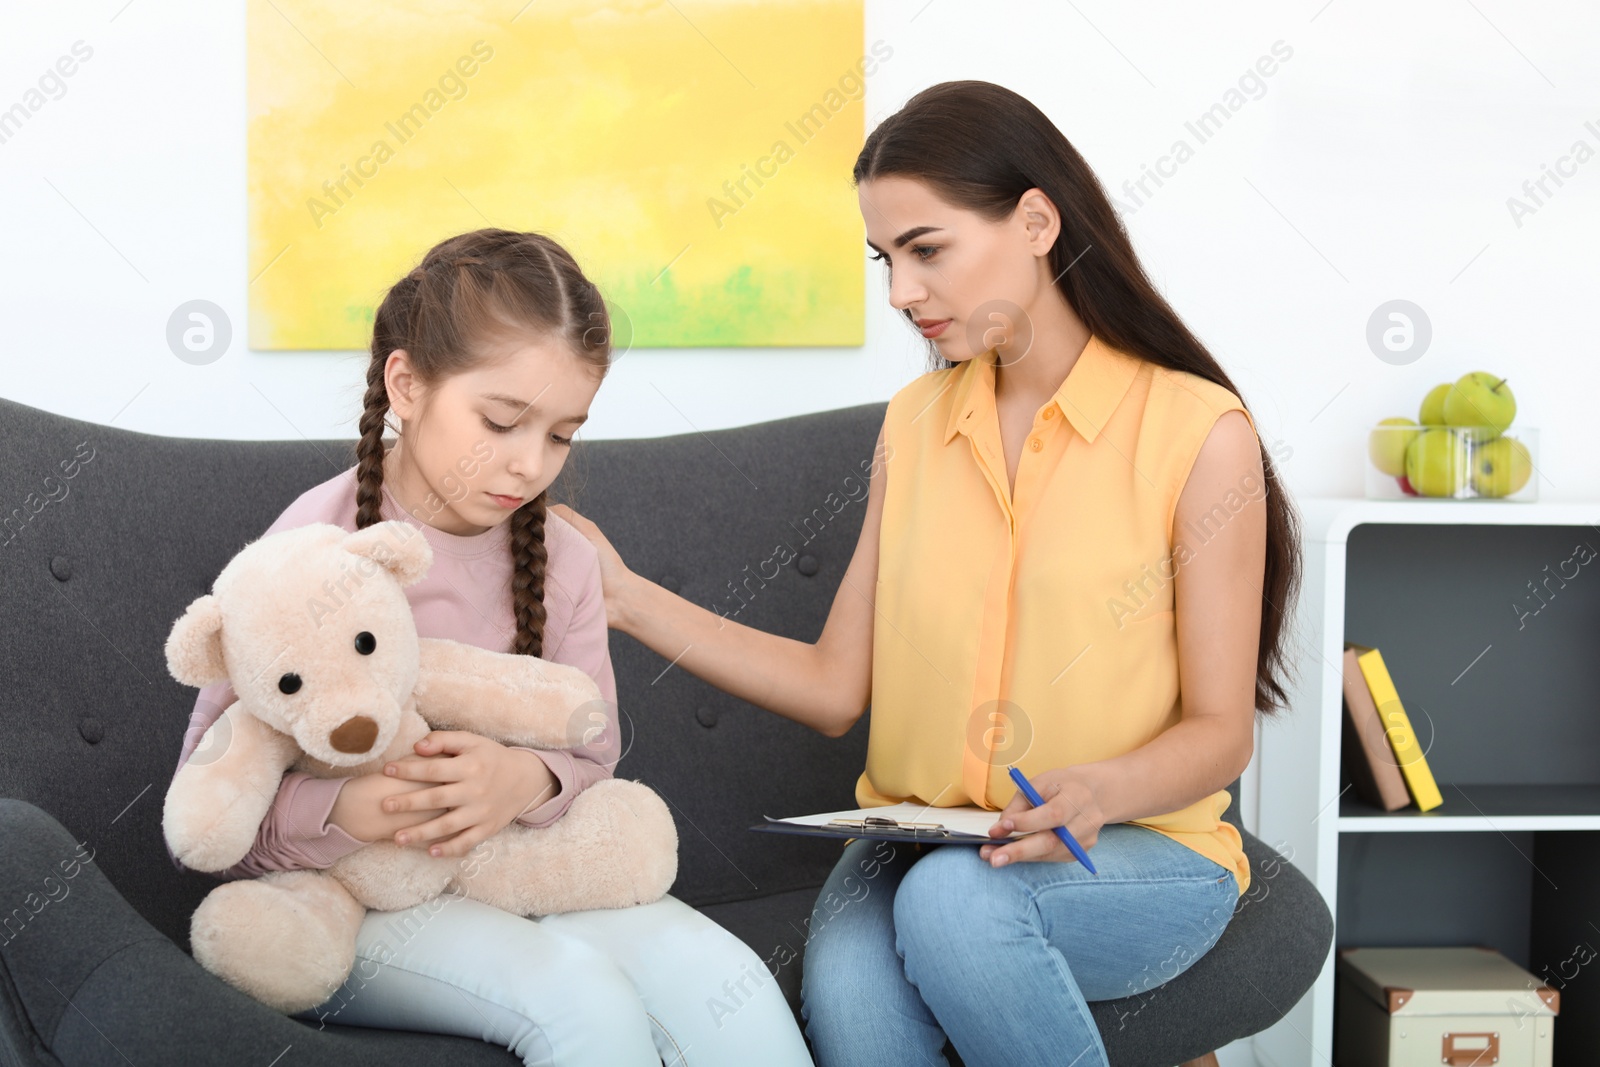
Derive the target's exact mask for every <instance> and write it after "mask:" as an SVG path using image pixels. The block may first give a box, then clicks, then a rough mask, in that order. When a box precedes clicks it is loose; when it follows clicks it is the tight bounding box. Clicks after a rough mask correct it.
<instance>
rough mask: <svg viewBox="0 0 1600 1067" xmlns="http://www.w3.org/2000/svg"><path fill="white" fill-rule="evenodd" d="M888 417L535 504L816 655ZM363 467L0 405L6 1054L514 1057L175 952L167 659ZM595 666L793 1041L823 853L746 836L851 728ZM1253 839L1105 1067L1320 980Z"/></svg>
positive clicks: (1240, 1026)
mask: <svg viewBox="0 0 1600 1067" xmlns="http://www.w3.org/2000/svg"><path fill="white" fill-rule="evenodd" d="M883 412H884V405H883V404H881V403H878V404H866V405H862V406H859V407H852V408H845V409H841V410H836V411H827V412H821V413H818V414H813V415H806V416H800V417H795V418H787V419H780V420H775V421H771V422H766V423H761V424H758V425H753V426H745V427H740V428H736V429H729V430H719V431H715V432H712V433H705V434H702V433H685V434H682V435H677V436H671V437H664V438H656V439H649V440H619V441H595V442H592V443H587V444H582V445H580V446H578V447H577V448H576V450H575V452H574V455H573V456H572V459H571V460H570V461H569V464H568V471H567V472H566V475H565V476H564V478H563V481H562V482H561V483H560V484H559V485H558V487H557V490H556V492H555V493H554V494H553V495H555V496H556V497H558V498H559V499H562V500H564V501H565V502H567V503H570V504H572V505H573V506H574V507H575V508H577V509H578V510H579V511H581V512H583V513H584V514H587V515H589V516H590V517H592V518H594V519H595V520H596V521H597V522H598V523H599V524H600V525H601V527H602V528H603V529H604V530H605V531H606V533H607V535H608V536H609V537H610V538H611V539H612V541H613V543H614V544H615V545H616V546H617V547H618V549H619V551H621V553H622V555H623V557H624V558H625V559H626V560H627V561H628V563H629V565H630V566H631V567H633V568H634V569H635V570H637V571H639V572H640V573H642V574H644V575H647V576H648V577H650V578H652V579H654V580H656V581H659V582H661V583H662V584H663V585H665V586H667V587H668V588H672V589H676V590H678V591H679V592H681V593H682V594H683V595H684V596H686V597H689V598H690V599H692V600H694V601H696V602H698V603H700V604H703V605H705V606H707V607H711V608H715V609H718V610H721V611H723V612H725V613H727V612H732V611H734V610H735V609H737V610H738V615H737V616H736V617H737V619H738V620H739V621H741V622H746V623H748V624H750V625H752V626H756V627H759V628H762V629H766V630H771V631H775V632H778V633H782V634H786V635H788V636H791V637H795V638H800V639H804V640H813V639H815V638H816V636H817V635H818V634H819V633H820V632H821V629H822V625H823V622H824V620H825V618H826V616H827V612H828V609H829V606H830V605H831V603H832V600H833V596H834V593H835V590H836V589H837V587H838V584H839V580H840V574H841V572H842V570H843V568H844V566H845V564H846V563H847V562H848V560H849V558H850V555H851V552H852V551H853V549H854V546H855V542H856V537H857V534H858V532H859V530H860V525H861V521H862V510H863V506H864V501H862V500H860V499H856V500H850V499H849V494H850V493H851V491H852V490H851V486H852V484H854V483H852V482H851V481H849V479H850V478H851V477H852V476H853V475H856V476H859V475H860V473H861V471H862V470H863V468H864V465H865V464H866V463H867V462H868V461H869V459H870V457H871V455H872V448H873V444H874V441H875V440H876V437H877V431H878V427H879V425H880V424H881V422H882V418H883ZM352 445H353V442H352V441H349V440H344V441H332V440H325V441H308V440H291V441H272V442H268V441H214V440H196V439H183V438H169V437H161V436H155V435H148V434H141V433H133V432H129V431H126V430H120V429H116V428H111V427H106V426H101V425H97V424H94V423H89V422H81V421H77V420H74V419H70V418H65V417H62V416H59V415H55V414H52V413H48V412H44V411H40V410H37V409H34V408H30V407H27V406H24V405H20V404H17V403H13V402H10V401H5V400H0V578H3V583H0V589H3V596H4V605H5V622H6V624H5V626H4V628H3V630H0V642H3V643H4V658H3V662H4V666H3V668H0V670H3V676H0V707H3V709H4V716H5V724H6V743H5V744H4V745H0V842H3V843H4V848H3V850H0V922H3V926H0V1000H3V1006H0V1060H4V1062H6V1063H15V1064H25V1065H30V1067H32V1065H46V1064H49V1065H56V1064H68V1065H76V1064H101V1063H118V1064H121V1063H127V1062H132V1063H139V1064H154V1063H185V1064H189V1063H192V1064H205V1063H218V1064H223V1063H226V1064H248V1063H256V1064H263V1065H265V1064H268V1063H273V1062H281V1063H282V1064H289V1063H294V1064H341V1065H352V1064H354V1065H361V1064H373V1065H377V1064H382V1065H385V1067H395V1065H413V1064H416V1065H420V1064H439V1063H448V1064H472V1063H483V1064H490V1063H494V1064H514V1063H516V1062H517V1060H516V1059H515V1057H513V1056H512V1055H511V1054H510V1053H509V1052H508V1051H506V1050H505V1049H501V1048H497V1047H494V1046H491V1045H489V1044H486V1043H483V1042H480V1041H475V1040H467V1039H462V1038H456V1037H448V1036H443V1035H437V1034H423V1033H413V1032H407V1031H385V1030H370V1029H362V1028H358V1027H349V1026H335V1025H328V1026H326V1027H324V1028H320V1029H319V1028H318V1027H317V1026H315V1025H313V1024H309V1023H305V1022H301V1021H299V1020H296V1019H292V1018H288V1017H285V1016H282V1015H279V1014H276V1013H274V1012H273V1011H271V1010H269V1009H267V1008H265V1007H263V1006H261V1005H259V1004H257V1003H256V1002H254V1001H252V1000H250V999H249V998H247V997H245V996H244V995H242V994H240V993H238V992H236V991H234V990H233V989H231V988H230V987H228V986H226V985H224V984H223V983H222V982H220V981H219V980H217V979H215V978H213V977H212V976H211V975H209V974H207V973H206V972H204V971H203V970H201V969H200V968H199V966H198V965H196V964H195V962H194V961H193V959H192V958H191V957H190V956H189V955H188V948H187V946H188V928H189V916H190V914H191V912H192V911H193V910H194V908H195V906H196V905H197V904H198V902H199V901H200V898H201V897H202V896H204V895H205V893H206V892H207V891H208V890H209V889H210V888H211V887H212V886H213V885H214V884H215V882H214V881H213V880H212V879H211V878H209V877H208V876H206V875H201V874H196V873H192V872H184V871H179V870H175V869H174V867H173V865H172V863H171V862H170V861H169V859H168V856H167V853H166V850H165V848H164V846H163V842H162V836H161V825H160V822H161V808H162V801H163V797H164V796H165V791H166V788H167V785H168V783H169V782H170V780H171V777H172V773H173V768H174V766H175V764H176V761H177V756H178V752H179V748H180V743H181V740H182V737H183V732H184V727H185V725H186V722H187V719H188V713H189V710H190V708H191V707H192V705H193V702H194V695H195V690H193V689H189V688H186V687H184V686H182V685H179V684H178V683H177V682H175V681H174V680H173V679H172V678H171V677H170V676H169V675H168V673H167V670H166V666H165V661H164V659H163V654H162V648H163V642H164V641H165V638H166V635H167V633H168V631H169V629H170V628H171V625H172V622H173V620H175V619H176V618H177V617H178V615H179V614H181V613H182V611H183V609H184V607H185V606H186V605H187V604H188V603H189V602H190V601H191V600H192V599H193V598H194V597H196V596H198V595H200V594H201V593H202V592H205V591H206V590H208V589H209V587H210V583H211V581H212V579H213V578H214V577H215V576H216V574H217V572H218V571H219V570H220V569H221V567H222V566H223V564H224V563H226V562H227V561H228V560H229V559H230V558H231V557H232V556H233V554H234V553H235V552H237V551H238V550H239V549H240V548H241V547H243V546H244V544H245V543H246V542H247V541H250V540H253V539H254V538H256V537H258V536H260V534H261V533H262V532H263V531H264V530H265V529H266V527H267V526H268V525H269V524H270V523H271V522H272V520H273V519H274V518H276V517H277V515H278V514H279V512H280V511H281V510H282V509H283V508H284V507H285V506H286V505H287V504H288V503H289V502H290V501H291V500H293V499H294V498H295V497H296V496H297V495H298V494H299V493H301V492H302V491H304V490H305V489H306V488H308V487H310V486H311V485H314V484H315V483H317V482H320V481H323V480H324V479H326V478H328V477H330V476H332V475H333V474H335V473H337V472H338V471H340V470H343V469H345V468H346V467H348V466H349V465H351V464H352V463H353V462H354V456H353V452H352ZM830 494H834V496H833V504H834V507H837V506H838V501H840V500H841V499H842V500H845V501H846V503H845V504H844V506H843V507H842V508H841V509H839V510H837V512H835V511H834V510H833V509H832V508H830V507H829V506H827V503H826V502H827V501H829V498H830ZM780 542H787V543H789V544H791V545H793V546H794V547H795V548H796V549H797V550H799V551H800V553H801V554H800V555H799V557H798V558H797V559H796V560H794V561H793V562H792V563H790V564H789V565H788V566H786V567H784V568H783V569H782V570H781V571H780V573H778V575H777V576H776V577H774V578H772V579H770V580H767V581H765V582H763V581H762V580H761V579H760V578H759V577H758V576H756V575H757V571H758V569H759V568H760V565H761V563H762V561H764V560H766V559H767V558H768V557H769V556H770V555H771V554H772V550H773V548H774V546H775V545H777V544H778V543H780ZM768 573H770V571H769V572H768ZM736 587H737V589H738V590H739V592H738V593H737V594H736V593H735V588H736ZM741 604H742V607H741ZM612 654H613V659H614V662H615V667H616V675H617V688H618V700H619V703H620V705H621V707H622V708H623V709H624V710H625V711H627V712H628V713H629V717H630V719H631V722H632V725H633V727H634V736H633V737H632V738H631V741H629V742H628V744H629V747H628V750H627V753H626V755H625V757H624V758H623V760H622V762H621V764H620V765H619V767H618V770H617V773H618V774H619V775H626V776H627V777H629V778H636V779H641V780H643V781H644V782H646V783H648V784H649V785H651V786H652V787H654V788H655V789H656V790H657V792H659V793H660V794H661V796H662V797H663V798H665V799H666V801H667V802H668V804H669V805H670V806H671V808H672V810H673V812H674V815H675V817H676V818H677V820H678V832H679V836H680V840H681V863H680V867H679V873H678V880H677V882H676V883H675V884H674V885H673V888H672V892H673V894H674V895H675V896H677V897H679V898H681V899H682V900H684V901H686V902H688V903H689V904H691V905H693V906H694V907H697V908H699V909H701V910H702V911H704V912H705V913H706V914H707V915H709V916H711V917H712V918H714V919H716V920H717V921H718V922H720V923H722V924H723V925H724V926H726V927H727V928H728V929H730V930H732V931H733V932H735V933H736V934H738V936H740V937H741V938H743V939H744V940H745V941H746V942H747V943H748V944H749V945H750V946H751V947H752V948H753V949H754V950H755V951H756V953H757V954H758V955H760V956H761V958H762V959H764V960H768V959H770V960H773V961H774V962H773V965H774V966H777V967H778V973H777V979H778V982H779V983H780V985H781V986H782V988H783V991H784V993H785V995H786V996H787V997H788V998H789V1001H790V1003H791V1005H793V1006H794V1007H795V1009H796V1015H797V1017H798V1006H799V985H800V967H801V965H802V962H803V950H804V947H805V946H804V935H803V933H802V931H803V930H804V929H806V926H805V920H806V919H807V918H808V916H809V915H810V911H811V907H812V903H813V901H814V899H815V895H816V892H817V889H818V887H819V886H820V885H821V884H822V881H823V879H824V877H825V876H826V875H827V873H828V871H829V869H830V867H831V866H832V864H833V862H834V860H835V859H836V858H837V854H838V846H837V845H836V844H835V843H833V842H828V841H821V840H815V839H807V838H801V837H794V836H789V835H779V834H757V833H751V832H749V830H748V829H747V827H748V826H749V825H750V824H752V823H754V822H759V821H760V819H761V816H762V815H763V814H770V815H790V814H795V813H799V812H806V811H822V810H830V809H837V808H844V807H853V806H854V799H853V792H852V790H853V786H854V782H855V779H856V776H857V774H858V773H859V771H860V769H861V767H862V765H863V761H864V756H865V749H866V736H867V729H868V726H867V722H866V721H865V720H863V721H862V722H860V723H858V724H857V726H856V727H855V728H854V729H853V730H852V731H851V732H850V733H849V734H848V735H846V736H845V737H844V738H842V739H837V740H830V739H828V738H826V737H823V736H821V735H820V734H816V733H813V732H811V731H809V730H807V729H806V728H804V727H802V726H799V725H797V724H795V723H792V722H790V721H788V720H786V719H783V718H780V717H779V716H776V715H772V714H768V713H766V712H764V711H761V710H759V709H757V708H754V707H752V706H750V705H748V704H745V703H743V702H741V701H739V700H735V699H733V698H731V697H729V696H727V695H726V694H723V693H721V692H719V691H718V690H715V689H713V688H712V687H711V686H709V685H707V684H705V683H703V682H702V681H700V680H699V679H697V678H695V677H694V676H692V675H690V674H688V673H686V672H685V671H683V670H681V669H672V670H666V671H665V673H663V669H664V668H666V666H667V663H666V662H665V661H664V660H663V659H662V658H661V657H659V656H657V655H655V654H654V653H652V652H650V651H649V650H647V649H646V648H644V647H643V646H642V645H640V644H638V643H637V642H635V641H633V640H632V639H631V638H628V637H626V636H625V635H623V634H620V633H616V632H613V634H612ZM658 676H659V678H658ZM1233 789H1234V795H1235V801H1236V802H1235V804H1234V805H1233V807H1231V808H1230V809H1229V812H1228V818H1230V819H1234V818H1236V813H1237V807H1238V805H1237V796H1238V793H1237V789H1238V784H1237V783H1235V784H1234V786H1233ZM1244 839H1245V842H1246V848H1247V850H1248V852H1249V855H1250V857H1251V861H1252V863H1253V864H1254V865H1255V866H1254V877H1255V879H1256V881H1257V883H1258V884H1259V885H1260V886H1262V887H1263V888H1262V891H1261V892H1259V893H1257V892H1252V893H1251V894H1249V895H1247V896H1246V897H1245V898H1243V899H1242V900H1241V903H1240V907H1239V911H1238V912H1237V914H1236V915H1235V917H1234V919H1233V920H1232V922H1231V923H1230V925H1229V926H1228V928H1227V930H1226V931H1225V932H1224V934H1223V936H1222V939H1221V940H1220V941H1219V942H1218V943H1217V945H1216V946H1215V947H1214V948H1213V949H1212V950H1211V951H1210V952H1209V953H1208V954H1207V955H1206V956H1205V957H1203V958H1202V959H1201V960H1200V961H1198V962H1197V963H1196V964H1195V965H1194V966H1193V967H1192V968H1190V969H1189V970H1188V971H1187V972H1185V973H1184V974H1182V975H1180V976H1179V977H1178V978H1176V979H1174V980H1173V981H1171V982H1169V983H1167V984H1166V985H1165V986H1162V987H1159V988H1158V989H1157V990H1155V991H1152V992H1151V993H1147V994H1145V995H1144V996H1142V997H1129V998H1127V999H1125V1000H1119V1001H1106V1002H1101V1003H1097V1004H1096V1005H1095V1006H1094V1012H1095V1018H1096V1021H1097V1022H1098V1024H1099V1025H1100V1028H1101V1031H1102V1033H1103V1034H1104V1037H1105V1042H1106V1046H1107V1048H1108V1049H1109V1050H1110V1053H1111V1061H1112V1063H1114V1064H1117V1065H1119V1067H1122V1065H1127V1067H1133V1065H1142V1067H1172V1065H1173V1064H1176V1063H1179V1062H1182V1061H1185V1060H1188V1059H1190V1058H1194V1057H1199V1056H1201V1055H1204V1054H1205V1053H1207V1052H1209V1051H1211V1050H1213V1049H1216V1048H1220V1047H1222V1046H1223V1045H1226V1044H1227V1043H1228V1042H1229V1041H1232V1040H1234V1039H1237V1038H1240V1037H1243V1036H1246V1035H1248V1034H1252V1033H1255V1032H1257V1031H1259V1030H1261V1029H1263V1028H1265V1027H1266V1026H1268V1025H1270V1024H1271V1023H1273V1022H1274V1021H1276V1019H1277V1018H1278V1010H1277V1009H1282V1010H1287V1009H1288V1008H1289V1007H1290V1006H1291V1005H1293V1004H1294V1003H1295V1002H1296V1001H1297V1000H1298V999H1299V998H1300V997H1301V996H1302V995H1303V994H1304V993H1305V991H1306V990H1307V989H1309V988H1310V986H1311V983H1312V981H1313V980H1314V978H1315V977H1316V975H1317V973H1318V972H1319V971H1320V969H1321V968H1322V965H1323V962H1324V959H1325V958H1326V955H1327V952H1328V950H1329V947H1330V945H1331V941H1332V920H1331V917H1330V915H1329V913H1328V909H1327V907H1326V905H1325V904H1324V902H1323V900H1322V898H1321V897H1320V896H1319V895H1318V894H1317V892H1316V891H1315V889H1314V888H1313V887H1312V886H1311V885H1310V884H1309V883H1308V882H1307V880H1306V879H1305V878H1304V877H1303V876H1302V875H1301V874H1300V872H1298V871H1296V870H1295V869H1294V867H1293V866H1291V865H1289V864H1288V863H1286V862H1284V861H1283V860H1282V858H1281V857H1279V856H1278V855H1277V853H1275V852H1274V851H1273V850H1271V849H1270V848H1268V847H1267V846H1266V845H1264V844H1263V843H1262V842H1260V841H1259V840H1257V839H1256V838H1254V837H1252V836H1251V835H1250V834H1248V833H1246V834H1245V835H1244ZM780 961H781V965H780ZM1240 974H1247V975H1249V976H1250V978H1251V981H1249V982H1243V981H1240V980H1238V978H1237V976H1238V975H1240ZM1258 989H1266V990H1271V991H1272V992H1273V997H1272V1002H1271V1003H1269V1002H1268V1001H1267V1000H1266V999H1265V998H1263V996H1262V995H1261V994H1260V993H1259V992H1257V990H1258ZM291 1047H292V1049H293V1052H292V1055H289V1056H286V1057H285V1058H284V1059H283V1060H281V1061H275V1059H274V1058H275V1057H277V1056H279V1055H280V1054H281V1053H283V1052H284V1051H285V1050H287V1049H290V1048H291ZM953 1062H959V1061H957V1060H953Z"/></svg>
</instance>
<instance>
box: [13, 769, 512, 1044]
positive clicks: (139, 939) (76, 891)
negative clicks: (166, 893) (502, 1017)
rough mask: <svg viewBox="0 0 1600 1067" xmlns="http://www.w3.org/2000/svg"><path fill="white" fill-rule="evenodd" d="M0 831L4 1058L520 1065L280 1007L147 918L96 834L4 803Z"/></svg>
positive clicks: (435, 1037) (155, 857)
mask: <svg viewBox="0 0 1600 1067" xmlns="http://www.w3.org/2000/svg"><path fill="white" fill-rule="evenodd" d="M0 841H4V842H5V843H6V848H5V849H4V850H3V851H0V908H4V909H7V910H5V911H4V912H3V913H0V1061H3V1062H5V1063H17V1064H22V1065H26V1067H64V1065H65V1067H72V1065H75V1064H99V1063H124V1062H128V1063H185V1064H212V1063H215V1064H234V1065H237V1064H240V1063H270V1062H272V1061H273V1059H274V1058H275V1057H277V1056H279V1055H280V1054H282V1053H283V1052H284V1051H285V1050H287V1049H288V1047H289V1046H290V1045H293V1046H294V1057H293V1059H294V1062H295V1063H296V1064H329V1065H333V1064H353V1065H366V1064H371V1065H373V1067H377V1065H379V1064H386V1065H404V1067H412V1065H416V1067H421V1065H423V1064H434V1063H452V1064H457V1063H460V1064H484V1065H488V1064H495V1065H498V1067H516V1065H517V1064H519V1063H520V1062H521V1061H520V1060H519V1058H518V1057H516V1056H514V1055H512V1054H511V1052H510V1051H508V1050H507V1049H504V1048H500V1047H497V1046H495V1045H491V1044H487V1043H485V1042H483V1041H478V1040H471V1039H466V1038H460V1037H453V1036H446V1035H443V1034H424V1033H416V1032H413V1031H408V1030H392V1031H387V1030H372V1029H365V1028H362V1027H355V1026H331V1025H330V1026H324V1027H319V1026H318V1025H317V1024H315V1023H308V1022H303V1021H301V1020H297V1019H294V1018H291V1017H289V1016H287V1015H282V1014H280V1013H278V1012H276V1011H273V1010H272V1009H271V1008H268V1007H267V1006H266V1005H264V1004H261V1003H258V1002H257V1001H255V1000H253V999H251V998H250V997H248V996H246V995H245V994H243V993H241V992H239V991H238V990H236V989H234V988H233V987H231V986H229V985H227V984H226V983H224V982H223V981H221V980H220V979H218V978H216V977H215V976H214V975H212V974H210V973H208V972H207V971H205V970H204V969H203V968H201V967H200V965H199V964H197V963H196V962H195V961H194V959H193V958H192V957H190V956H189V955H188V954H187V953H185V952H184V951H183V950H182V949H180V948H179V947H178V946H177V945H175V944H173V943H172V941H171V940H170V939H168V938H167V937H166V936H164V935H163V934H162V933H161V932H160V931H158V930H157V929H156V928H155V927H153V926H151V925H150V924H149V923H148V922H146V921H145V919H144V917H143V916H142V915H140V914H139V913H138V912H137V911H135V910H134V909H133V907H132V906H131V905H129V904H128V902H127V901H126V900H124V899H123V897H122V894H121V893H119V892H117V890H116V888H115V887H114V886H113V885H112V884H111V883H110V881H108V880H107V879H106V877H105V875H104V874H102V873H101V871H100V868H99V867H98V866H97V865H96V864H95V863H94V861H93V859H92V852H93V850H92V848H91V847H88V845H92V842H89V843H88V845H83V844H81V843H80V842H78V841H76V840H75V839H74V837H73V835H72V834H70V833H69V832H68V831H67V830H66V828H65V827H63V826H62V825H61V824H60V823H59V822H57V821H56V820H55V819H54V818H52V817H51V816H50V815H49V814H48V813H46V812H45V811H43V810H41V809H40V808H38V807H36V806H34V805H33V804H29V803H27V802H26V801H22V800H12V799H0ZM152 847H159V846H158V844H153V846H152ZM85 855H88V856H89V857H90V858H88V859H87V860H85V859H83V858H80V857H83V856H85ZM63 861H67V862H66V863H65V865H63ZM151 862H152V863H158V862H159V863H165V862H167V861H166V860H165V859H163V858H161V857H160V856H159V854H152V858H151Z"/></svg>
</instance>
